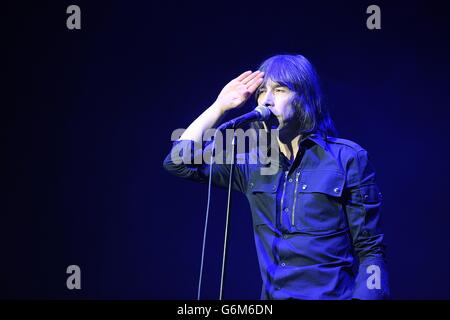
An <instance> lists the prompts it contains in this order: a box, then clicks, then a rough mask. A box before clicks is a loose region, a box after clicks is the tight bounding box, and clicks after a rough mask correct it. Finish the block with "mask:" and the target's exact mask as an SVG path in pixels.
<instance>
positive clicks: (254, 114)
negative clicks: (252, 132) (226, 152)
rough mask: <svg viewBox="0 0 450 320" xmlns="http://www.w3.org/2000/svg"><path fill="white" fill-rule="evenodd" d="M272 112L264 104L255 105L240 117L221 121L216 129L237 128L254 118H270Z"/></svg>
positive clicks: (262, 119) (254, 119)
mask: <svg viewBox="0 0 450 320" xmlns="http://www.w3.org/2000/svg"><path fill="white" fill-rule="evenodd" d="M271 114H272V112H271V111H270V109H269V108H268V107H266V106H257V107H256V108H255V109H254V110H253V111H250V112H248V113H246V114H244V115H242V116H240V117H237V118H234V119H232V120H230V121H227V122H225V123H222V124H221V125H220V126H219V127H218V128H217V130H224V129H227V128H233V129H234V128H237V127H239V126H241V125H243V124H245V123H247V122H252V121H256V120H260V121H264V120H268V119H269V118H270V115H271Z"/></svg>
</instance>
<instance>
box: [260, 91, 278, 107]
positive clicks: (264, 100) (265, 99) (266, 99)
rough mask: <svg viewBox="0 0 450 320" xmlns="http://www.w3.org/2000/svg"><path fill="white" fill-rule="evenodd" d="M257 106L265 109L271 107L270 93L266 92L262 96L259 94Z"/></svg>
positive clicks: (272, 103)
mask: <svg viewBox="0 0 450 320" xmlns="http://www.w3.org/2000/svg"><path fill="white" fill-rule="evenodd" d="M258 104H259V105H262V106H266V107H273V105H274V102H273V95H272V92H270V91H267V92H264V94H261V95H260V96H259V103H258Z"/></svg>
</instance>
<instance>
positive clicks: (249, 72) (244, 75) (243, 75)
mask: <svg viewBox="0 0 450 320" xmlns="http://www.w3.org/2000/svg"><path fill="white" fill-rule="evenodd" d="M251 73H252V72H251V71H245V72H244V73H242V74H241V75H240V76H239V77H237V78H236V80H237V81H242V80H243V79H245V77H247V76H248V75H249V74H251Z"/></svg>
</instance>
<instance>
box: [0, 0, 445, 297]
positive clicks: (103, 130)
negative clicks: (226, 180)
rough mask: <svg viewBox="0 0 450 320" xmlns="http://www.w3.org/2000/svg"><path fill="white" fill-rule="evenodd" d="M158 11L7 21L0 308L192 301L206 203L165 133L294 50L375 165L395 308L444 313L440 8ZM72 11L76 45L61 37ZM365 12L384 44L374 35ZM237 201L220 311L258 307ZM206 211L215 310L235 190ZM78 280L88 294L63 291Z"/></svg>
mask: <svg viewBox="0 0 450 320" xmlns="http://www.w3.org/2000/svg"><path fill="white" fill-rule="evenodd" d="M151 3H152V4H149V2H147V1H135V2H132V1H122V2H111V1H102V2H99V1H95V3H93V1H75V2H72V1H70V2H69V1H54V2H48V1H33V2H31V1H30V3H26V2H12V1H11V2H10V3H7V4H5V5H2V15H4V18H2V21H4V22H5V27H4V28H3V31H6V32H4V34H5V37H4V38H3V41H2V42H3V45H2V48H3V51H6V54H7V60H4V62H6V64H5V66H4V68H2V69H3V70H4V71H3V72H2V73H3V76H4V77H5V78H6V85H5V83H4V85H3V86H4V90H2V91H4V93H3V94H2V95H3V99H2V116H1V119H2V135H1V138H2V141H3V142H2V160H3V161H4V162H3V165H2V178H1V181H2V195H3V196H2V199H3V200H2V201H1V209H0V210H1V223H0V228H1V229H0V230H1V232H0V243H1V247H0V248H1V256H0V257H1V258H0V297H1V298H33V299H34V298H37V299H41V298H63V299H71V298H75V299H79V298H87V299H94V298H95V299H97V298H99V299H116V298H118V299H195V298H196V293H197V281H198V271H199V266H200V255H201V241H202V235H203V224H204V214H205V208H206V191H207V189H206V185H198V184H195V183H192V182H188V181H182V180H180V179H177V178H175V177H172V176H170V175H169V174H168V173H166V172H165V171H164V170H163V168H162V161H163V159H164V157H165V155H166V154H167V153H168V152H169V150H170V146H171V141H170V137H171V133H172V131H173V130H174V129H176V128H186V127H187V126H188V125H189V123H190V122H191V121H192V120H194V119H195V118H196V117H197V116H198V115H199V114H200V113H201V112H202V111H203V110H204V109H205V108H207V107H208V106H209V105H210V104H211V103H212V102H213V101H214V99H215V98H216V96H217V94H218V93H219V91H220V89H221V88H222V87H223V86H224V85H225V84H226V83H227V82H228V81H230V80H231V79H232V78H234V77H236V76H237V75H238V74H240V73H241V72H243V71H245V70H248V69H255V68H256V67H257V66H258V65H259V63H260V62H262V61H263V60H264V59H265V58H267V57H269V56H270V55H273V54H277V53H284V52H288V53H301V54H303V55H305V56H306V57H308V58H309V59H310V60H311V62H312V63H313V64H314V65H315V66H316V68H317V70H318V73H319V75H320V77H321V80H322V83H323V89H324V92H325V95H326V99H327V101H328V104H329V106H330V109H331V113H332V116H333V118H334V120H335V123H336V126H337V129H338V131H339V133H340V136H341V137H343V138H347V139H351V140H354V141H356V142H358V143H359V144H361V145H362V146H363V147H365V148H366V149H367V150H368V151H369V153H370V155H371V159H372V162H373V164H374V166H375V168H376V170H377V174H378V183H379V186H380V188H381V190H382V191H383V195H384V207H383V217H384V229H385V233H386V239H387V242H388V246H389V247H388V249H389V250H388V259H389V260H388V261H389V270H390V278H391V291H392V297H393V298H394V299H449V298H450V271H449V270H450V257H449V252H450V250H449V244H450V231H449V222H450V201H449V200H450V199H449V196H448V194H449V182H450V181H449V177H450V175H449V173H450V172H449V171H450V170H449V160H450V159H449V147H448V142H449V133H450V130H449V127H448V126H449V115H450V112H449V110H448V108H449V103H448V101H449V98H450V97H449V89H450V88H449V81H448V77H449V71H450V70H449V69H450V68H449V66H450V64H449V62H448V58H449V56H450V52H449V51H450V50H449V34H450V32H449V23H448V16H447V13H446V11H445V10H444V7H442V4H441V2H437V1H436V2H433V3H432V2H429V1H386V2H380V1H375V2H372V1H370V2H369V1H353V2H350V1H346V2H342V1H292V2H291V1H282V2H274V1H272V2H269V3H264V2H255V3H248V4H247V3H246V2H245V1H240V2H238V3H233V2H228V1H224V2H223V3H222V4H217V3H215V1H210V2H209V4H201V5H200V4H194V3H193V2H186V3H183V4H181V3H175V2H170V1H162V2H160V3H158V2H153V1H152V2H151ZM70 4H78V5H79V6H80V7H81V12H82V17H81V19H82V21H81V23H82V29H81V30H79V31H70V30H68V29H67V28H66V18H67V17H68V15H67V14H66V8H67V6H68V5H70ZM370 4H378V5H379V6H380V7H381V23H382V29H381V30H377V31H370V30H368V29H367V28H366V19H367V17H368V14H366V8H367V6H368V5H370ZM251 105H252V104H251V103H250V104H248V105H247V106H246V107H245V108H243V109H240V110H238V111H236V112H235V113H230V117H231V116H235V115H237V114H240V113H243V112H247V111H249V110H250V107H251ZM233 201H234V203H233V211H232V217H231V240H230V243H229V260H228V269H227V277H226V283H225V291H224V298H227V299H257V298H259V292H260V275H259V269H258V265H257V260H256V253H255V248H254V243H253V234H252V227H251V220H250V214H249V208H248V204H247V203H246V199H245V198H244V197H243V196H242V195H241V194H234V200H233ZM212 202H213V210H212V212H211V220H210V229H209V236H208V243H207V251H206V254H207V258H206V261H205V278H204V289H203V297H204V298H208V299H216V298H218V290H219V277H220V263H221V259H222V238H223V224H224V219H225V205H226V190H222V189H214V190H213V194H212ZM71 264H76V265H79V266H80V267H81V270H82V289H81V290H79V291H77V290H73V291H70V290H68V289H67V288H66V277H67V276H68V275H67V274H66V268H67V266H69V265H71Z"/></svg>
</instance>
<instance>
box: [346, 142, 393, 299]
mask: <svg viewBox="0 0 450 320" xmlns="http://www.w3.org/2000/svg"><path fill="white" fill-rule="evenodd" d="M347 174H348V175H347V188H346V204H345V209H346V213H347V219H348V223H349V227H350V233H351V235H352V238H353V246H354V249H355V252H356V253H357V255H358V257H359V269H358V274H357V277H356V281H355V289H354V292H353V298H354V299H376V300H378V299H387V298H388V297H389V280H388V273H387V268H386V246H385V244H384V240H383V238H384V235H383V233H382V230H381V228H380V207H381V202H382V197H381V193H380V191H379V189H378V186H377V184H376V183H375V171H374V170H373V168H372V166H371V165H370V163H369V159H368V154H367V152H366V151H365V150H363V149H361V150H359V151H358V152H357V153H356V155H355V156H354V157H353V158H352V159H351V160H350V161H349V162H348V167H347Z"/></svg>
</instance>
